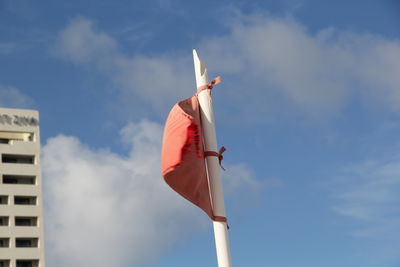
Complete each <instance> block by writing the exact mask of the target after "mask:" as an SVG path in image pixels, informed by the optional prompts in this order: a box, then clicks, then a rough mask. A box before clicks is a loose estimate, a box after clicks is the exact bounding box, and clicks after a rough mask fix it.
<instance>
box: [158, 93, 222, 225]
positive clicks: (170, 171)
mask: <svg viewBox="0 0 400 267" xmlns="http://www.w3.org/2000/svg"><path fill="white" fill-rule="evenodd" d="M161 168H162V175H163V176H164V180H165V182H166V183H167V184H168V185H169V186H170V187H171V188H172V189H174V190H175V191H176V192H178V193H179V194H180V195H181V196H183V197H184V198H186V199H187V200H189V201H190V202H192V203H193V204H195V205H196V206H198V207H199V208H201V209H202V210H204V211H205V212H206V213H207V214H208V216H210V218H211V219H212V220H216V218H215V216H214V215H213V211H212V205H211V197H210V190H209V183H208V177H207V171H206V165H205V161H204V146H203V138H202V129H201V122H200V105H199V101H198V99H197V95H194V96H193V97H191V98H188V99H186V100H183V101H181V102H179V103H177V104H175V106H174V107H173V108H172V110H171V112H170V113H169V116H168V118H167V122H166V124H165V129H164V137H163V147H162V154H161ZM217 219H218V218H217Z"/></svg>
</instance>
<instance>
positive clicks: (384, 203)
mask: <svg viewBox="0 0 400 267" xmlns="http://www.w3.org/2000/svg"><path fill="white" fill-rule="evenodd" d="M338 181H340V182H339V183H338V184H336V186H335V187H334V196H335V202H336V204H335V206H334V210H335V211H336V212H337V213H339V214H341V215H343V216H346V217H348V218H351V219H353V220H354V221H356V222H358V224H357V225H358V226H357V227H355V228H354V229H353V231H352V234H353V235H354V236H357V237H362V238H369V239H374V240H385V241H392V242H394V243H395V244H396V246H397V248H398V249H400V234H399V233H398V231H397V230H395V229H396V228H397V227H398V225H399V223H400V213H399V212H398V211H399V205H400V194H399V193H400V159H399V158H396V157H394V158H391V159H388V160H380V161H367V162H365V163H362V164H359V165H355V166H352V167H351V168H348V170H347V171H346V172H345V173H344V174H343V175H342V176H341V177H340V179H338Z"/></svg>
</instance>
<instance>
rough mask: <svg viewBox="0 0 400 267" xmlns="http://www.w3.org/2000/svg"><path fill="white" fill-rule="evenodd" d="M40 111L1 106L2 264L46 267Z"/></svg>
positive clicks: (0, 192)
mask: <svg viewBox="0 0 400 267" xmlns="http://www.w3.org/2000/svg"><path fill="white" fill-rule="evenodd" d="M42 203H43V202H42V179H41V172H40V138H39V114H38V112H37V111H35V110H23V109H5V108H0V267H44V266H45V262H44V238H43V206H42Z"/></svg>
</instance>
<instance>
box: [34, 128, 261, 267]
mask: <svg viewBox="0 0 400 267" xmlns="http://www.w3.org/2000/svg"><path fill="white" fill-rule="evenodd" d="M161 134H162V127H161V125H159V124H156V123H153V122H149V121H142V122H140V123H137V124H129V125H127V126H126V127H124V128H123V129H122V130H121V140H122V141H123V142H124V144H125V145H126V146H127V147H129V148H130V151H129V154H128V155H127V156H121V155H118V154H115V153H112V152H110V151H108V150H106V149H103V150H93V149H91V148H89V147H87V146H86V145H85V144H82V143H81V142H80V141H79V140H78V139H77V138H76V137H68V136H63V135H59V136H56V137H54V138H50V139H49V140H48V141H47V144H46V145H45V146H44V148H43V150H42V153H43V159H42V168H43V176H44V178H43V181H44V192H45V204H46V206H45V219H46V222H45V223H46V226H45V229H46V239H47V240H46V246H47V247H46V250H47V252H46V253H47V263H48V265H49V266H59V267H64V266H65V267H67V266H99V267H101V266H126V265H127V264H130V265H129V266H141V265H140V264H141V263H143V262H144V261H146V260H149V259H154V258H156V257H157V256H158V255H160V253H162V252H164V251H166V250H168V248H171V247H172V246H173V245H175V244H176V243H177V242H183V241H184V240H185V237H187V236H190V235H192V234H194V233H196V232H199V231H202V230H204V227H205V225H208V226H209V225H210V224H209V223H208V219H207V216H205V215H204V214H203V213H202V212H201V211H200V210H198V209H196V208H195V207H193V206H192V205H190V204H189V203H187V202H186V201H185V200H183V199H182V198H181V197H180V196H178V195H177V194H176V193H175V192H173V191H172V190H171V189H170V188H169V187H168V186H167V185H166V184H165V183H164V182H163V180H162V177H161V174H160V167H159V166H160V147H161ZM233 167H234V168H235V170H237V171H241V170H243V171H242V173H246V172H248V170H247V167H246V166H244V165H240V164H239V165H237V166H236V165H233ZM244 180H245V181H243V180H237V181H235V178H234V177H233V181H231V183H233V184H235V187H237V186H240V184H244V185H246V184H252V185H254V184H255V181H253V178H252V177H250V176H249V175H247V176H246V177H245V178H244ZM229 188H230V187H229ZM244 188H245V189H244V190H243V189H241V190H240V194H243V193H244V194H246V191H248V190H252V189H246V188H248V187H244ZM229 193H230V194H231V195H232V194H233V195H234V194H236V193H238V190H237V188H231V190H229Z"/></svg>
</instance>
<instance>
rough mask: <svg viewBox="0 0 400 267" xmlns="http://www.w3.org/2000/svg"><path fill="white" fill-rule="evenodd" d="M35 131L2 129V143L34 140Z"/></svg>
mask: <svg viewBox="0 0 400 267" xmlns="http://www.w3.org/2000/svg"><path fill="white" fill-rule="evenodd" d="M33 140H34V139H33V133H24V132H5V131H0V144H12V143H13V142H14V141H23V142H29V141H33Z"/></svg>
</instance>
